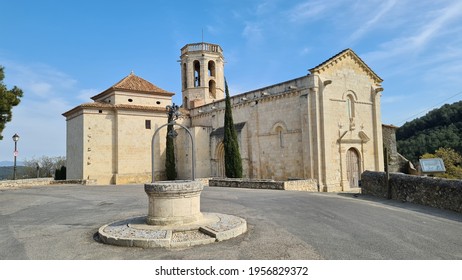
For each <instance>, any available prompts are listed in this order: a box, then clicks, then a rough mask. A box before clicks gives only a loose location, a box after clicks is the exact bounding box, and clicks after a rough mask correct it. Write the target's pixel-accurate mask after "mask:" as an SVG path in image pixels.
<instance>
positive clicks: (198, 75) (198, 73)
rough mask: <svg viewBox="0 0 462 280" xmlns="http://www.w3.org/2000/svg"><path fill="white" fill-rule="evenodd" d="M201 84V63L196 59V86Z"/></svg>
mask: <svg viewBox="0 0 462 280" xmlns="http://www.w3.org/2000/svg"><path fill="white" fill-rule="evenodd" d="M200 86H201V63H200V62H199V61H198V60H194V87H200Z"/></svg>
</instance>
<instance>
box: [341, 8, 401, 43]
mask: <svg viewBox="0 0 462 280" xmlns="http://www.w3.org/2000/svg"><path fill="white" fill-rule="evenodd" d="M396 2H397V0H388V1H385V2H383V3H382V4H381V5H380V7H379V8H378V9H376V8H375V7H371V8H373V9H374V10H377V11H378V12H377V13H370V12H369V13H367V14H368V15H373V17H372V18H371V19H369V20H368V21H366V22H362V24H361V26H360V27H359V28H358V29H357V30H356V31H355V32H354V33H353V34H352V35H351V36H350V38H349V39H348V44H351V43H353V42H355V41H357V40H359V39H360V38H361V37H362V36H364V35H365V34H366V33H368V32H369V31H370V30H372V29H373V28H374V26H375V25H377V24H378V23H381V20H382V19H383V18H384V17H385V15H386V14H387V13H388V12H389V11H390V10H391V9H393V7H395V6H396Z"/></svg>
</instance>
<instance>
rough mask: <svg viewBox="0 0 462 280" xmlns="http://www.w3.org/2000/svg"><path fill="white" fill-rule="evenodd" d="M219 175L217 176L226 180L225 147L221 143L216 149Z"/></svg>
mask: <svg viewBox="0 0 462 280" xmlns="http://www.w3.org/2000/svg"><path fill="white" fill-rule="evenodd" d="M216 159H217V173H216V176H217V177H219V178H224V177H226V176H225V145H224V144H223V142H220V143H219V144H218V145H217V149H216Z"/></svg>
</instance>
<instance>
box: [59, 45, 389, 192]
mask: <svg viewBox="0 0 462 280" xmlns="http://www.w3.org/2000/svg"><path fill="white" fill-rule="evenodd" d="M180 61H181V84H182V103H183V104H182V106H181V107H182V108H181V112H182V118H181V119H179V120H178V121H177V123H180V124H181V125H183V126H186V127H188V128H189V130H190V131H191V133H192V135H193V137H194V142H195V146H196V147H195V150H196V158H195V161H196V177H198V178H210V177H224V147H223V136H224V131H223V125H224V108H225V102H224V96H225V92H224V57H223V50H222V48H221V47H220V46H219V45H215V44H209V43H197V44H188V45H186V46H184V47H183V48H182V49H181V56H180ZM381 82H382V79H381V78H380V77H379V76H378V75H377V74H376V73H374V71H373V70H372V69H370V68H369V67H368V66H367V65H366V64H365V63H364V61H362V60H361V58H360V57H358V56H357V55H356V54H355V53H354V52H353V51H352V50H351V49H346V50H344V51H342V52H340V53H338V54H336V55H334V56H333V57H331V58H329V59H327V60H326V61H324V62H322V63H320V64H319V65H317V66H315V67H313V68H311V69H310V70H309V73H308V74H307V75H304V76H302V77H299V78H295V79H293V80H289V81H286V82H282V83H279V84H274V85H269V86H267V87H264V88H260V89H256V90H253V91H250V92H246V93H242V94H239V95H235V96H232V97H231V103H232V107H233V108H232V109H233V118H234V123H235V128H236V130H237V133H238V140H239V148H240V152H241V157H242V161H243V168H244V177H247V178H252V179H274V180H292V179H314V180H316V181H317V182H318V186H319V190H320V191H328V192H331V191H347V190H350V189H352V188H357V187H358V181H359V179H360V174H361V173H362V172H363V171H365V170H373V171H382V170H383V168H384V163H383V162H384V161H383V143H382V142H383V140H382V123H381V115H380V96H381V94H380V92H381V91H382V90H383V88H382V87H381ZM173 95H174V94H173V93H171V92H168V91H166V90H163V89H160V88H158V87H157V86H155V85H154V84H152V83H150V82H148V81H146V80H144V79H142V78H140V77H138V76H136V75H134V74H133V73H131V74H130V75H128V76H127V77H125V78H123V79H122V80H121V81H119V82H117V83H116V84H114V85H113V86H112V87H110V88H108V89H107V90H105V91H103V92H102V93H100V94H98V95H96V96H94V97H92V100H93V102H90V103H85V104H81V105H79V106H77V107H75V108H73V109H71V110H69V111H67V112H65V113H64V114H63V115H64V116H65V117H66V120H67V177H68V179H92V180H96V182H97V183H98V184H127V183H145V182H149V181H150V180H151V140H152V136H153V134H154V132H155V130H156V129H157V128H158V127H160V126H162V125H164V124H166V123H167V114H166V109H165V107H166V106H167V105H171V104H172V96H173ZM176 128H178V129H177V133H178V136H177V137H176V138H175V154H176V166H177V171H178V176H179V179H188V178H190V176H191V156H192V155H191V143H190V142H191V141H190V139H189V135H188V134H187V133H186V131H185V130H184V129H182V128H181V127H176ZM166 132H167V129H166V128H165V129H162V130H160V131H159V133H158V136H156V138H155V139H154V143H153V144H152V147H153V148H154V149H153V150H154V151H153V153H154V158H155V160H156V163H155V178H156V180H159V179H163V178H164V176H165V167H164V162H165V143H166V140H165V138H166Z"/></svg>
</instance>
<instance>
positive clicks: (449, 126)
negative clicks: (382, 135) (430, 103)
mask: <svg viewBox="0 0 462 280" xmlns="http://www.w3.org/2000/svg"><path fill="white" fill-rule="evenodd" d="M396 140H397V145H398V152H399V153H400V154H401V155H403V156H404V157H406V158H407V159H409V160H410V161H412V162H413V163H414V164H416V163H417V162H418V161H419V158H420V156H422V155H423V154H425V153H434V152H435V151H436V150H437V149H438V148H441V147H443V148H452V149H454V150H455V151H456V152H458V153H459V154H462V101H459V102H456V103H453V104H446V105H444V106H442V107H441V108H439V109H434V110H432V111H430V112H428V113H427V114H426V115H425V116H423V117H420V118H417V119H415V120H413V121H410V122H406V123H405V124H404V125H403V126H401V127H400V128H398V129H397V131H396Z"/></svg>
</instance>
